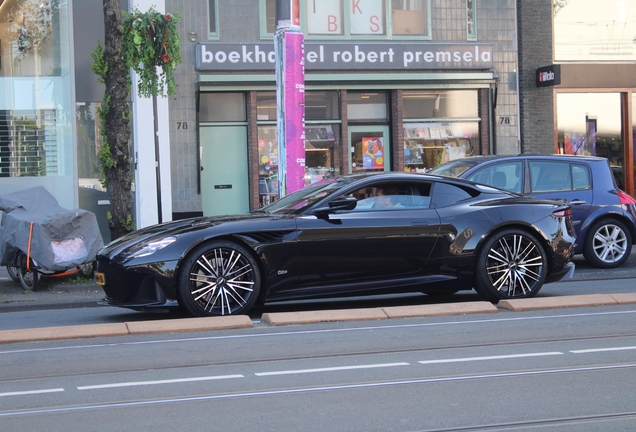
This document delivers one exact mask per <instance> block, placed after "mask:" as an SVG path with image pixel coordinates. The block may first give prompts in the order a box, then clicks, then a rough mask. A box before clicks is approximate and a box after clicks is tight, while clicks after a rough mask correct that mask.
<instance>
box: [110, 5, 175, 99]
mask: <svg viewBox="0 0 636 432" xmlns="http://www.w3.org/2000/svg"><path fill="white" fill-rule="evenodd" d="M178 21H179V16H178V15H172V14H169V13H167V14H161V13H159V12H157V11H156V10H155V9H154V8H153V7H151V8H150V9H148V11H147V12H145V13H142V12H140V11H139V9H137V8H134V10H133V13H128V12H124V19H123V22H122V35H123V40H122V47H123V51H124V52H123V54H124V58H125V59H126V65H127V66H129V67H131V68H132V69H133V70H134V71H135V72H136V73H137V75H139V88H138V93H139V96H141V97H150V96H153V95H157V96H159V95H161V96H165V95H166V89H167V94H168V95H171V94H175V93H176V92H177V89H176V86H175V83H174V68H175V67H176V66H177V64H179V63H181V41H180V39H179V33H178V31H177V22H178ZM157 71H159V72H157Z"/></svg>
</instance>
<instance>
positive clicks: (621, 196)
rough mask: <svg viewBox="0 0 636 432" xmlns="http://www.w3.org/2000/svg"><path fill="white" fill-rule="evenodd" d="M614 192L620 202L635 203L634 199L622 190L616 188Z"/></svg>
mask: <svg viewBox="0 0 636 432" xmlns="http://www.w3.org/2000/svg"><path fill="white" fill-rule="evenodd" d="M616 193H617V194H618V199H619V200H620V202H621V204H636V200H635V199H634V198H632V197H631V196H630V195H627V194H626V193H625V192H623V191H622V190H617V191H616Z"/></svg>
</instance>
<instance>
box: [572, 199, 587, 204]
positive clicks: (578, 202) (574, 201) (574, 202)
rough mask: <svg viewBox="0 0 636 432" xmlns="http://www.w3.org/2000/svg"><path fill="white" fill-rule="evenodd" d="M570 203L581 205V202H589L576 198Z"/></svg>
mask: <svg viewBox="0 0 636 432" xmlns="http://www.w3.org/2000/svg"><path fill="white" fill-rule="evenodd" d="M570 204H572V205H581V204H587V203H586V202H585V201H583V200H578V199H575V200H572V201H570Z"/></svg>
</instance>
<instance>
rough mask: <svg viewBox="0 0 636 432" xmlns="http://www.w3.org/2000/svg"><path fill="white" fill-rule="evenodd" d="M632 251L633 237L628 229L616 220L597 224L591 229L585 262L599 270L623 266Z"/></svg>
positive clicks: (587, 239) (585, 250) (584, 251)
mask: <svg viewBox="0 0 636 432" xmlns="http://www.w3.org/2000/svg"><path fill="white" fill-rule="evenodd" d="M631 251H632V236H631V235H630V233H629V230H628V229H627V227H626V226H625V225H624V224H623V223H622V222H619V221H617V220H614V219H605V220H600V221H598V222H596V223H595V224H594V225H592V226H591V227H590V230H589V232H588V235H587V238H586V239H585V245H584V246H583V256H584V257H585V260H586V261H587V262H588V263H590V264H591V265H593V266H594V267H598V268H615V267H619V266H621V265H622V264H623V263H624V262H625V261H627V259H628V258H629V255H630V253H631Z"/></svg>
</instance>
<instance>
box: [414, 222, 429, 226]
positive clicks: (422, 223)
mask: <svg viewBox="0 0 636 432" xmlns="http://www.w3.org/2000/svg"><path fill="white" fill-rule="evenodd" d="M411 226H428V222H411Z"/></svg>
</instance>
